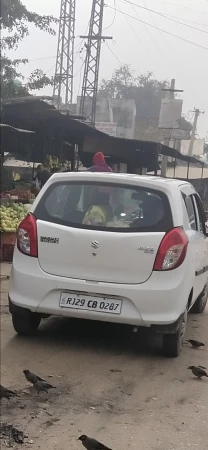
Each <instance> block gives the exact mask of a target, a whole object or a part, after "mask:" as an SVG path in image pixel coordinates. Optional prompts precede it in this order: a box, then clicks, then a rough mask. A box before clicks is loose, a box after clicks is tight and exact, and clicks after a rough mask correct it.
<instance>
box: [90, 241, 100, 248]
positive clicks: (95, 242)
mask: <svg viewBox="0 0 208 450" xmlns="http://www.w3.org/2000/svg"><path fill="white" fill-rule="evenodd" d="M91 247H92V248H95V249H96V248H99V242H97V241H93V242H92V244H91Z"/></svg>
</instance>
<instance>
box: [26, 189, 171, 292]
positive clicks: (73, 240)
mask: <svg viewBox="0 0 208 450" xmlns="http://www.w3.org/2000/svg"><path fill="white" fill-rule="evenodd" d="M97 191H98V194H99V202H100V204H99V205H96V208H97V209H98V210H96V211H97V212H98V213H99V208H100V207H101V209H102V211H103V207H104V211H108V212H109V211H111V213H112V217H111V220H109V218H108V222H106V223H105V224H104V223H103V224H102V225H101V226H98V225H96V224H94V223H93V222H92V223H88V222H87V221H86V216H87V213H88V212H89V210H90V208H91V206H92V205H93V201H94V202H95V200H92V196H93V195H94V194H95V192H97ZM107 199H108V205H107V206H106V205H103V201H107ZM105 208H107V210H106V209H105ZM132 209H133V211H132ZM34 215H35V216H36V219H37V231H38V258H39V264H40V266H41V268H42V270H43V271H45V272H47V273H49V274H51V275H56V276H62V277H67V278H74V279H82V280H90V281H95V282H109V283H126V284H139V283H144V282H145V281H146V280H147V279H148V278H149V277H150V276H151V273H152V270H153V266H154V261H155V257H156V254H157V250H158V248H159V245H160V243H161V240H162V238H163V236H164V235H165V233H166V231H167V230H169V229H170V228H171V227H172V215H171V210H170V205H169V201H168V199H167V197H166V195H165V194H164V193H163V192H160V191H156V190H152V189H148V188H147V189H144V188H142V187H141V188H140V187H139V186H135V187H134V186H128V185H127V186H125V185H116V184H114V185H113V186H112V184H111V185H109V184H106V183H105V184H104V183H103V184H102V183H98V182H97V183H91V182H80V184H79V183H77V182H76V183H66V182H65V184H63V183H59V184H57V185H56V184H54V185H51V186H50V188H49V189H48V191H46V192H45V194H44V195H43V197H42V199H41V201H40V203H39V204H38V205H37V207H36V208H35V210H34Z"/></svg>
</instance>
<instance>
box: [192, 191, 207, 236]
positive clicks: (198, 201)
mask: <svg viewBox="0 0 208 450" xmlns="http://www.w3.org/2000/svg"><path fill="white" fill-rule="evenodd" d="M194 203H195V208H196V211H197V216H198V231H199V232H200V233H202V234H204V235H205V234H206V226H205V222H206V216H205V212H204V208H203V205H202V202H201V199H200V197H199V196H198V195H196V194H195V195H194Z"/></svg>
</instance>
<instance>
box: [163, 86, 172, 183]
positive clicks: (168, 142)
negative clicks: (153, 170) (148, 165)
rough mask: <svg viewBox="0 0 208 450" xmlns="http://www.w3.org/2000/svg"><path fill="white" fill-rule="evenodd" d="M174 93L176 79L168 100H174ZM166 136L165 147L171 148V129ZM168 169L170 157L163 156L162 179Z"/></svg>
mask: <svg viewBox="0 0 208 450" xmlns="http://www.w3.org/2000/svg"><path fill="white" fill-rule="evenodd" d="M174 91H175V79H174V78H173V79H172V80H171V85H170V91H169V93H168V98H170V99H171V98H174ZM165 134H166V136H165V138H164V145H166V146H167V147H169V145H170V138H171V129H169V130H166V132H165ZM167 167H168V156H166V155H163V159H162V164H161V176H162V177H166V172H167Z"/></svg>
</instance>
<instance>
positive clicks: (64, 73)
mask: <svg viewBox="0 0 208 450" xmlns="http://www.w3.org/2000/svg"><path fill="white" fill-rule="evenodd" d="M75 6H76V0H61V10H60V22H59V34H58V48H57V58H56V70H55V78H54V89H53V96H54V97H56V98H57V104H58V109H61V103H62V102H61V98H62V96H63V100H64V101H63V103H64V105H65V106H66V107H67V106H68V104H69V103H72V99H73V75H74V31H75Z"/></svg>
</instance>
